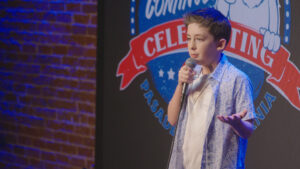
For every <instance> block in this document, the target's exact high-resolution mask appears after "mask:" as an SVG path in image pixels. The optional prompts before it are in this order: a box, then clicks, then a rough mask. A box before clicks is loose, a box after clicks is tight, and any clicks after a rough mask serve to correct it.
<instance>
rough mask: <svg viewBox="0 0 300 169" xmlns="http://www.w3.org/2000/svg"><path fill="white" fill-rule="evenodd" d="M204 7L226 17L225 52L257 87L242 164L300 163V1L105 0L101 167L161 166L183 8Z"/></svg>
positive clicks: (256, 168)
mask: <svg viewBox="0 0 300 169" xmlns="http://www.w3.org/2000/svg"><path fill="white" fill-rule="evenodd" d="M203 7H214V8H217V9H218V10H220V11H221V12H222V13H223V14H224V15H226V16H227V17H228V18H229V19H230V21H231V23H232V35H231V41H230V42H229V44H228V46H227V48H226V51H225V53H226V54H227V55H228V56H229V60H230V62H232V63H233V64H234V65H235V66H236V67H238V68H239V69H241V70H242V71H244V72H245V73H246V74H247V75H248V76H249V77H250V79H251V81H252V84H253V87H254V93H253V95H254V103H255V108H256V114H257V117H258V120H257V121H255V126H256V130H255V132H254V134H253V135H252V137H251V138H250V139H249V143H248V151H247V156H246V162H245V164H246V168H248V169H299V168H300V162H299V161H300V134H299V131H300V122H299V121H300V111H299V110H300V99H299V86H300V85H299V84H300V80H299V79H300V73H299V65H300V47H299V39H300V29H299V27H300V20H299V18H298V17H299V16H300V10H299V8H300V2H299V1H290V0H280V1H277V0H139V1H138V0H131V1H117V0H107V1H104V2H103V3H102V4H100V7H99V8H100V9H101V11H99V15H101V16H100V17H99V18H101V19H100V22H99V29H101V30H99V36H100V43H99V56H98V58H99V62H98V63H99V64H98V70H100V72H99V75H98V93H100V94H101V96H99V95H98V109H97V111H98V112H97V118H98V123H97V125H98V127H97V129H98V130H97V143H98V144H97V150H99V151H101V152H99V151H98V152H97V157H96V158H97V159H96V162H97V164H96V165H97V166H98V167H99V168H100V167H102V168H103V169H165V167H166V165H167V161H168V157H169V153H170V148H171V141H172V138H173V135H174V131H175V130H174V129H175V128H174V127H173V126H171V125H170V124H169V123H168V122H167V118H168V117H167V104H168V102H169V101H170V99H171V97H172V94H173V92H174V89H175V87H176V84H177V76H178V70H179V68H180V67H181V66H182V64H183V63H184V61H185V60H186V59H187V58H188V53H187V48H186V37H185V31H186V30H185V27H184V25H183V22H182V19H181V18H182V15H183V14H184V13H186V12H188V11H192V10H195V9H198V8H203ZM297 28H298V29H297ZM99 66H100V67H99ZM99 126H100V127H99ZM98 167H97V168H98Z"/></svg>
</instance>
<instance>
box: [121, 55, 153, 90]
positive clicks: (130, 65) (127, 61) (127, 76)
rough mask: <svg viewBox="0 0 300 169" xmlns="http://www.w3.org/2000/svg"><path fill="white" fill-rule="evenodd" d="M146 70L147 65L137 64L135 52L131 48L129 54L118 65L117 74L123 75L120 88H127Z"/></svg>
mask: <svg viewBox="0 0 300 169" xmlns="http://www.w3.org/2000/svg"><path fill="white" fill-rule="evenodd" d="M146 70H147V67H146V66H144V65H141V66H138V65H137V64H136V61H135V58H134V55H133V52H132V51H131V50H130V51H129V53H128V54H127V56H126V57H124V58H123V59H122V60H121V61H120V63H119V65H118V70H117V75H116V76H117V77H118V76H122V79H121V85H120V90H124V89H126V88H127V87H128V86H129V84H130V83H131V82H132V81H133V80H134V79H135V78H136V77H137V76H138V75H139V74H141V73H143V72H145V71H146Z"/></svg>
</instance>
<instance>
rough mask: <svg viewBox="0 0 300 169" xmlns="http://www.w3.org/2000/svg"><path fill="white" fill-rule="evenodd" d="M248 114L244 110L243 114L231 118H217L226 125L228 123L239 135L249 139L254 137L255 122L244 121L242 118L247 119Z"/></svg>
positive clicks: (220, 116)
mask: <svg viewBox="0 0 300 169" xmlns="http://www.w3.org/2000/svg"><path fill="white" fill-rule="evenodd" d="M246 114H247V110H244V111H243V112H241V113H236V114H233V115H231V116H222V115H218V116H217V118H218V119H219V120H221V121H222V122H224V123H228V124H229V125H230V126H231V128H232V129H233V131H234V132H235V133H236V134H237V135H239V136H240V137H242V138H245V139H247V138H249V137H250V136H251V135H252V133H253V131H254V125H253V121H254V120H253V119H249V120H242V118H243V117H245V116H246Z"/></svg>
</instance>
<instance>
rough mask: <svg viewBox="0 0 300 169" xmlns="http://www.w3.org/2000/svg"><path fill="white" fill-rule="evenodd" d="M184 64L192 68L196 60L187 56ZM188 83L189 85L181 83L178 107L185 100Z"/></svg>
mask: <svg viewBox="0 0 300 169" xmlns="http://www.w3.org/2000/svg"><path fill="white" fill-rule="evenodd" d="M185 65H187V66H188V67H189V68H191V69H194V68H195V66H196V65H197V62H196V60H195V59H193V58H188V59H187V60H186V61H185ZM188 85H189V84H188V83H183V86H182V92H181V94H182V97H181V106H180V109H181V107H182V104H183V102H184V100H185V97H186V92H187V88H188Z"/></svg>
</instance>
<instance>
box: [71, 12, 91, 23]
mask: <svg viewBox="0 0 300 169" xmlns="http://www.w3.org/2000/svg"><path fill="white" fill-rule="evenodd" d="M73 17H74V22H75V23H80V24H88V23H89V18H90V17H89V15H82V14H81V15H79V14H75V15H74V16H73Z"/></svg>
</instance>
